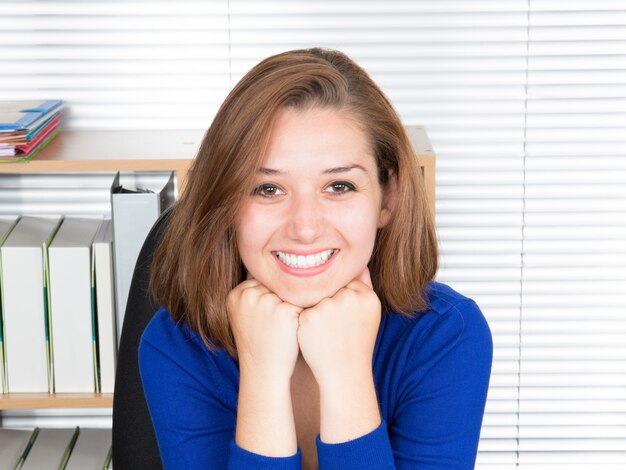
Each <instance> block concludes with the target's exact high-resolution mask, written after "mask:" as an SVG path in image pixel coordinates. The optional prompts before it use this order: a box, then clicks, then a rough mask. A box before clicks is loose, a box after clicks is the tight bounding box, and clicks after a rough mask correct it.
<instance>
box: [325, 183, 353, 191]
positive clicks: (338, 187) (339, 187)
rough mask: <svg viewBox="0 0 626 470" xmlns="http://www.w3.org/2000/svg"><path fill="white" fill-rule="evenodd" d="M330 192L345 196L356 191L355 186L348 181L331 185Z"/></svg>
mask: <svg viewBox="0 0 626 470" xmlns="http://www.w3.org/2000/svg"><path fill="white" fill-rule="evenodd" d="M327 189H328V190H329V192H331V193H334V194H344V193H348V192H350V191H355V188H354V185H353V184H351V183H348V182H347V181H335V182H334V183H331V184H330V185H329V186H328V188H327Z"/></svg>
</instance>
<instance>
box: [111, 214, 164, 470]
mask: <svg viewBox="0 0 626 470" xmlns="http://www.w3.org/2000/svg"><path fill="white" fill-rule="evenodd" d="M169 214H170V211H169V210H168V211H166V212H164V213H163V214H162V215H161V217H159V219H158V220H157V221H156V223H155V224H154V226H153V227H152V229H151V230H150V233H149V234H148V236H147V237H146V241H145V242H144V244H143V246H142V248H141V251H140V253H139V256H138V258H137V264H136V266H135V271H134V273H133V279H132V282H131V285H130V291H129V293H128V303H127V304H126V313H125V315H124V326H123V328H122V336H121V339H120V344H119V353H118V358H117V371H116V374H115V394H114V397H113V467H114V468H115V470H126V469H130V470H136V469H151V470H153V469H160V468H163V464H162V462H161V456H160V454H159V448H158V445H157V440H156V436H155V434H154V428H153V426H152V420H151V418H150V413H149V412H148V405H147V404H146V399H145V396H144V392H143V385H142V383H141V376H140V375H139V363H138V350H139V340H140V339H141V335H142V334H143V331H144V329H145V328H146V326H147V325H148V323H149V322H150V320H151V319H152V317H153V316H154V314H155V313H156V311H157V310H158V308H159V306H158V305H156V304H155V303H154V300H153V299H152V296H151V295H150V293H149V291H148V284H149V278H150V266H151V265H152V258H153V255H154V252H155V250H156V247H157V244H158V243H159V241H160V240H161V236H162V234H163V231H164V228H165V227H166V225H167V219H168V217H169Z"/></svg>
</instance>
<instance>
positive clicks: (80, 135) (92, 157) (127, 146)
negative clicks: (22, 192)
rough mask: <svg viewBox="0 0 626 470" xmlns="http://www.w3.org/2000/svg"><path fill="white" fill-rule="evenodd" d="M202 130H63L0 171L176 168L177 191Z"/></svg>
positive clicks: (30, 171)
mask: <svg viewBox="0 0 626 470" xmlns="http://www.w3.org/2000/svg"><path fill="white" fill-rule="evenodd" d="M203 135H204V132H203V131H195V130H189V131H65V130H62V131H61V133H60V134H59V135H58V136H57V137H56V138H55V139H54V140H53V141H52V142H50V144H48V145H47V146H46V147H45V148H44V149H43V150H42V151H41V153H39V154H38V155H37V156H35V158H33V159H32V160H31V161H29V162H23V163H0V173H50V172H92V171H176V176H177V179H178V187H179V190H180V189H181V188H182V187H183V185H184V182H185V180H186V177H187V170H188V169H189V166H190V165H191V162H192V161H193V158H194V156H195V154H196V152H197V151H198V148H199V147H200V143H201V142H202V137H203Z"/></svg>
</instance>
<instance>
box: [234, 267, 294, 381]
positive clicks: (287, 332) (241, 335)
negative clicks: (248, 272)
mask: <svg viewBox="0 0 626 470" xmlns="http://www.w3.org/2000/svg"><path fill="white" fill-rule="evenodd" d="M226 304H227V309H228V318H229V321H230V325H231V328H232V330H233V335H234V337H235V344H236V346H237V353H238V356H239V367H240V369H242V370H246V371H254V373H255V374H257V373H258V374H262V375H264V376H265V377H266V379H268V380H271V379H282V380H284V379H287V380H288V379H289V378H290V377H291V375H292V373H293V370H294V367H295V364H296V359H297V358H298V352H299V348H298V340H297V331H298V315H299V314H300V312H301V311H302V308H301V307H296V306H294V305H291V304H289V303H287V302H283V301H282V300H281V299H280V298H279V297H278V296H277V295H276V294H274V293H273V292H271V291H270V290H269V289H268V288H267V287H265V286H264V285H263V284H261V283H260V282H258V281H257V280H255V279H248V280H246V281H244V282H242V283H241V284H239V285H238V286H237V287H235V288H234V289H233V290H232V291H231V292H230V293H229V294H228V298H227V303H226Z"/></svg>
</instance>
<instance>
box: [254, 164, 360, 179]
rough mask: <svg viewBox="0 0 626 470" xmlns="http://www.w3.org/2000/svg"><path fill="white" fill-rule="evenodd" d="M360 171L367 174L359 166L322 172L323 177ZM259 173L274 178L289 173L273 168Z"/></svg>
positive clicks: (263, 169)
mask: <svg viewBox="0 0 626 470" xmlns="http://www.w3.org/2000/svg"><path fill="white" fill-rule="evenodd" d="M355 169H356V170H361V171H363V172H364V173H365V174H367V170H366V169H365V168H364V167H362V166H361V165H357V164H354V165H348V166H338V167H335V168H328V169H326V170H324V171H323V172H322V174H323V175H336V174H338V173H347V172H348V171H351V170H355ZM259 173H263V174H264V175H270V176H274V175H288V174H289V173H288V172H286V171H280V170H275V169H273V168H260V169H259Z"/></svg>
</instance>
